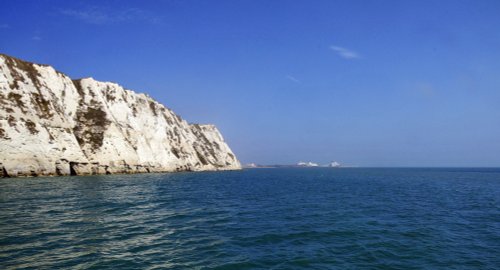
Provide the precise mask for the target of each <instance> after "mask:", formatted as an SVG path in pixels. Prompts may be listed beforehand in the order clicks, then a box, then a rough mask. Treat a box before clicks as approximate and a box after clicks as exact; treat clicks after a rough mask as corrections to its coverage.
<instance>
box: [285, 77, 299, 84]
mask: <svg viewBox="0 0 500 270" xmlns="http://www.w3.org/2000/svg"><path fill="white" fill-rule="evenodd" d="M286 78H287V79H289V80H290V81H292V82H294V83H300V80H299V79H297V78H295V77H294V76H292V75H286Z"/></svg>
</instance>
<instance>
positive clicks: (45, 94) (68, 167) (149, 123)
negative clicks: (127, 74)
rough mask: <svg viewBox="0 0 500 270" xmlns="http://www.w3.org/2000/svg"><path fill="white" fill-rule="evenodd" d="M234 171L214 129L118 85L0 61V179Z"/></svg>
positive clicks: (236, 164) (232, 161)
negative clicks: (74, 78)
mask: <svg viewBox="0 0 500 270" xmlns="http://www.w3.org/2000/svg"><path fill="white" fill-rule="evenodd" d="M240 168H241V165H240V163H239V161H238V160H237V159H236V157H235V155H234V154H233V152H232V151H231V149H230V148H229V146H228V145H227V144H226V143H225V142H224V139H223V138H222V136H221V134H220V133H219V131H218V130H217V128H216V127H215V126H213V125H198V124H189V123H187V122H186V121H185V120H183V119H181V118H180V117H179V116H178V115H176V114H175V113H174V112H173V111H172V110H170V109H168V108H166V107H164V106H163V105H162V104H160V103H158V102H156V101H155V100H153V99H152V98H150V97H149V96H147V95H145V94H138V93H135V92H133V91H131V90H126V89H124V88H123V87H121V86H120V85H118V84H116V83H110V82H99V81H96V80H94V79H92V78H85V79H80V80H72V79H70V78H69V77H68V76H66V75H64V74H62V73H60V72H58V71H56V70H54V68H52V67H50V66H46V65H39V64H33V63H29V62H25V61H22V60H19V59H16V58H13V57H10V56H7V55H3V54H0V177H1V176H4V177H7V176H10V177H14V176H37V175H88V174H114V173H140V172H171V171H203V170H234V169H240Z"/></svg>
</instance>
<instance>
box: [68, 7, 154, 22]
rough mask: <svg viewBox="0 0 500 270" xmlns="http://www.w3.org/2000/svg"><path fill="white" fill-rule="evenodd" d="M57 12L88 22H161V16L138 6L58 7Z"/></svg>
mask: <svg viewBox="0 0 500 270" xmlns="http://www.w3.org/2000/svg"><path fill="white" fill-rule="evenodd" d="M59 13H60V14H62V15H65V16H68V17H72V18H74V19H77V20H80V21H82V22H84V23H89V24H110V23H123V22H134V21H135V22H145V23H150V24H159V23H161V21H162V20H161V18H160V17H157V16H154V15H153V14H150V13H149V12H147V11H145V10H142V9H138V8H127V9H120V10H109V9H104V8H98V7H89V8H85V9H81V10H76V9H60V10H59Z"/></svg>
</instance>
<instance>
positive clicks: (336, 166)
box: [327, 161, 341, 168]
mask: <svg viewBox="0 0 500 270" xmlns="http://www.w3.org/2000/svg"><path fill="white" fill-rule="evenodd" d="M340 166H341V165H340V163H338V162H337V161H334V162H331V163H330V164H328V165H327V167H331V168H338V167H340Z"/></svg>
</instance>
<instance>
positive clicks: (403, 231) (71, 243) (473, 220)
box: [0, 169, 500, 269]
mask: <svg viewBox="0 0 500 270" xmlns="http://www.w3.org/2000/svg"><path fill="white" fill-rule="evenodd" d="M499 213H500V170H497V169H334V170H332V169H262V170H244V171H241V172H221V173H178V174H145V175H114V176H96V177H58V178H32V179H2V180H0V268H1V269H21V268H26V269H30V268H31V269H500V259H499V258H500V215H499Z"/></svg>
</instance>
